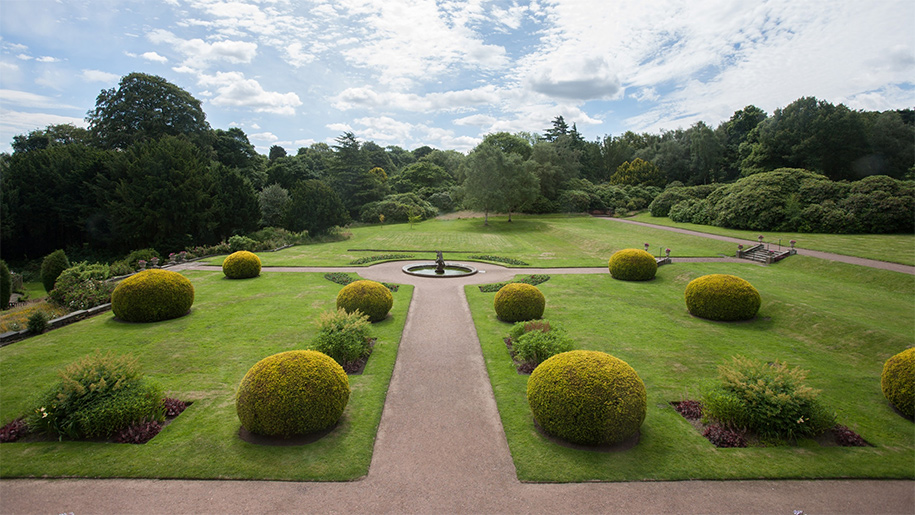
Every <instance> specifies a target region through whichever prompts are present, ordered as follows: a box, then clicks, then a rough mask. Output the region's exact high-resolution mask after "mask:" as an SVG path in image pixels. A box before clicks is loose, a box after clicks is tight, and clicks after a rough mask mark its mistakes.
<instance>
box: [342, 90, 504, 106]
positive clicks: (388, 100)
mask: <svg viewBox="0 0 915 515" xmlns="http://www.w3.org/2000/svg"><path fill="white" fill-rule="evenodd" d="M502 94H503V92H501V91H499V90H498V89H497V88H496V87H495V86H490V85H488V86H483V87H481V88H476V89H468V90H459V91H445V92H441V93H428V94H425V95H419V94H415V93H398V92H391V91H382V92H378V91H376V90H375V89H374V88H373V87H371V86H361V87H356V88H348V89H346V90H344V91H342V92H341V93H340V94H338V95H337V96H335V97H333V98H331V102H332V104H331V105H332V106H333V107H335V108H337V109H340V110H347V109H358V108H372V109H374V108H382V109H388V110H390V109H397V110H403V111H414V112H427V111H460V110H464V109H467V108H468V107H471V106H481V105H491V104H497V103H499V102H500V101H501V100H502Z"/></svg>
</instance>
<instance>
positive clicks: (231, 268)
mask: <svg viewBox="0 0 915 515" xmlns="http://www.w3.org/2000/svg"><path fill="white" fill-rule="evenodd" d="M252 241H253V240H252ZM222 273H224V274H225V275H226V277H228V278H229V279H250V278H252V277H257V276H258V275H260V273H261V258H259V257H257V254H254V253H253V252H248V251H247V250H239V251H237V252H233V253H231V254H229V255H228V256H227V257H226V258H225V259H224V260H223V262H222Z"/></svg>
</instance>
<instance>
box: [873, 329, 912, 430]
mask: <svg viewBox="0 0 915 515" xmlns="http://www.w3.org/2000/svg"><path fill="white" fill-rule="evenodd" d="M880 388H881V390H883V396H884V397H886V400H888V401H890V404H892V405H893V406H894V407H895V408H896V409H897V410H899V412H900V413H902V414H903V415H905V416H907V417H909V418H912V417H915V347H912V348H909V349H906V350H904V351H902V352H900V353H899V354H896V355H895V356H893V357H891V358H890V359H888V360H886V363H884V364H883V373H882V374H881V375H880Z"/></svg>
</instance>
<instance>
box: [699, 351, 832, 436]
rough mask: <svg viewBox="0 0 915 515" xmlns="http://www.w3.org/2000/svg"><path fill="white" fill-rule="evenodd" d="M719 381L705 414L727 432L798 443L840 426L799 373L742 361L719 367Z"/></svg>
mask: <svg viewBox="0 0 915 515" xmlns="http://www.w3.org/2000/svg"><path fill="white" fill-rule="evenodd" d="M718 377H719V381H718V382H717V383H715V384H714V385H711V386H710V387H708V388H707V389H706V392H705V393H704V395H703V399H702V406H703V414H704V415H705V416H706V417H708V418H709V419H710V420H712V421H713V422H716V423H718V424H720V425H723V426H725V427H728V428H731V429H735V430H747V431H752V432H753V433H756V434H758V435H760V436H762V437H774V438H787V439H793V438H797V437H800V436H816V435H818V434H820V433H822V432H823V431H826V430H827V429H829V428H831V427H833V426H834V425H835V423H836V419H835V414H834V413H832V412H831V411H829V410H828V409H826V407H825V406H823V405H822V404H821V403H820V402H819V400H818V399H817V397H818V395H819V393H820V392H819V390H814V389H813V388H810V387H809V386H807V385H806V384H805V383H804V380H805V379H806V377H807V372H806V371H804V370H801V369H799V368H789V367H788V366H787V365H786V364H784V363H781V362H778V361H776V362H774V363H766V362H764V361H755V360H751V359H748V358H743V357H740V356H738V357H735V358H734V359H733V361H732V362H731V364H729V365H722V366H720V367H718Z"/></svg>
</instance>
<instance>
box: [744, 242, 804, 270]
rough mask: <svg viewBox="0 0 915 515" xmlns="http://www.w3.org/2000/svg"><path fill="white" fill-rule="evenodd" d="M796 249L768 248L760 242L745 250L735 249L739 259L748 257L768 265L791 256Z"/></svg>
mask: <svg viewBox="0 0 915 515" xmlns="http://www.w3.org/2000/svg"><path fill="white" fill-rule="evenodd" d="M796 253H797V251H796V250H794V247H792V248H790V249H786V250H770V249H769V248H768V247H767V246H766V245H765V244H763V243H760V244H758V245H754V246H752V247H750V248H748V249H746V250H741V249H739V248H738V249H737V257H738V258H740V259H749V260H750V261H756V262H759V263H764V264H766V265H770V264H772V263H776V262H778V261H781V260H783V259H785V258H786V257H788V256H793V255H794V254H796Z"/></svg>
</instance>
